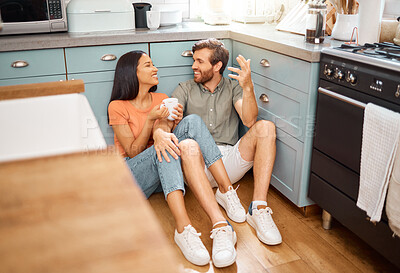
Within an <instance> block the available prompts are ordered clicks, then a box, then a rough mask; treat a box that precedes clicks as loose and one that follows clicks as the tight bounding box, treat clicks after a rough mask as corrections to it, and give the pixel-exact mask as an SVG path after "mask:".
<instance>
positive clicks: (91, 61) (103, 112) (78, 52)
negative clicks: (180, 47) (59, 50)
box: [65, 43, 148, 144]
mask: <svg viewBox="0 0 400 273" xmlns="http://www.w3.org/2000/svg"><path fill="white" fill-rule="evenodd" d="M132 50H142V51H144V52H147V51H148V44H147V43H142V44H124V45H111V46H91V47H74V48H66V49H65V59H66V66H67V71H68V79H82V80H83V81H84V83H85V92H84V93H83V94H84V95H85V96H86V97H87V99H88V101H89V103H90V106H91V107H92V109H93V112H94V115H95V117H96V119H97V121H98V123H99V126H100V129H101V131H102V133H103V135H104V138H105V140H106V142H107V144H113V143H114V132H113V130H112V128H111V127H110V126H109V125H108V119H107V108H108V102H109V101H110V97H111V91H112V86H113V80H114V71H115V66H116V64H117V61H118V58H119V57H121V56H122V55H123V54H125V53H126V52H129V51H132Z"/></svg>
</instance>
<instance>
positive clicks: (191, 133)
mask: <svg viewBox="0 0 400 273" xmlns="http://www.w3.org/2000/svg"><path fill="white" fill-rule="evenodd" d="M173 133H174V134H175V136H176V137H177V138H178V140H179V142H180V141H182V140H185V139H193V140H195V141H196V142H197V144H198V145H199V147H200V150H201V153H202V155H203V158H204V162H205V164H206V166H207V168H208V167H210V166H211V165H212V164H214V163H215V161H217V160H218V159H220V158H221V157H222V155H221V152H220V151H219V149H218V147H217V145H216V144H215V142H214V139H213V138H212V136H211V134H210V132H209V131H208V129H207V127H206V125H205V124H204V122H203V120H202V119H201V118H200V117H199V116H198V115H189V116H187V117H185V118H184V119H182V120H181V122H179V124H178V126H176V128H175V130H174V131H173ZM169 158H170V160H171V162H167V161H166V160H165V159H164V158H163V161H162V162H159V161H158V159H157V153H156V150H155V149H154V145H153V146H151V147H149V148H147V149H146V150H144V151H143V152H141V153H140V154H138V155H137V156H135V157H133V158H129V157H126V158H125V161H126V163H127V164H128V167H129V168H130V169H131V172H132V173H133V176H134V177H135V179H136V182H137V184H138V185H139V187H140V188H141V189H142V191H143V193H144V194H145V195H146V198H149V197H150V195H151V194H153V193H154V192H156V191H159V190H160V189H161V187H162V191H163V192H164V196H165V198H167V195H168V194H169V193H170V192H173V191H176V190H182V191H183V194H185V185H184V182H183V173H182V167H181V159H180V158H178V159H174V158H173V157H172V156H169ZM160 186H161V187H160Z"/></svg>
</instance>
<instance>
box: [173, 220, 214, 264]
mask: <svg viewBox="0 0 400 273" xmlns="http://www.w3.org/2000/svg"><path fill="white" fill-rule="evenodd" d="M200 235H201V233H197V231H196V229H195V228H194V227H192V226H191V225H187V226H186V227H185V228H184V230H183V232H182V233H179V232H178V231H177V230H175V243H176V244H177V245H178V246H179V248H180V249H181V251H182V253H183V256H185V258H186V259H187V260H188V261H189V262H191V263H192V264H195V265H199V266H202V265H206V264H208V263H209V262H210V254H208V251H207V249H206V247H205V246H204V245H203V242H202V241H201V239H200Z"/></svg>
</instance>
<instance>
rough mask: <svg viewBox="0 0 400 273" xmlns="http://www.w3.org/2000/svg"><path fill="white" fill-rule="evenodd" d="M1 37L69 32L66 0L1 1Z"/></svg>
mask: <svg viewBox="0 0 400 273" xmlns="http://www.w3.org/2000/svg"><path fill="white" fill-rule="evenodd" d="M0 15H1V20H2V21H3V29H2V30H0V35H9V34H28V33H46V32H60V31H67V30H68V24H67V13H66V3H65V0H0Z"/></svg>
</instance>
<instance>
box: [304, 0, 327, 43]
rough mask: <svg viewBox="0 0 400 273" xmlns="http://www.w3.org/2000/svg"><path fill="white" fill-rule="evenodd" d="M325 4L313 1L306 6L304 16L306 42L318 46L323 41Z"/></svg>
mask: <svg viewBox="0 0 400 273" xmlns="http://www.w3.org/2000/svg"><path fill="white" fill-rule="evenodd" d="M325 27H326V4H325V3H322V2H320V1H313V2H311V3H309V4H308V10H307V15H306V37H305V39H306V42H307V43H312V44H320V43H322V42H323V41H324V39H325Z"/></svg>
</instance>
